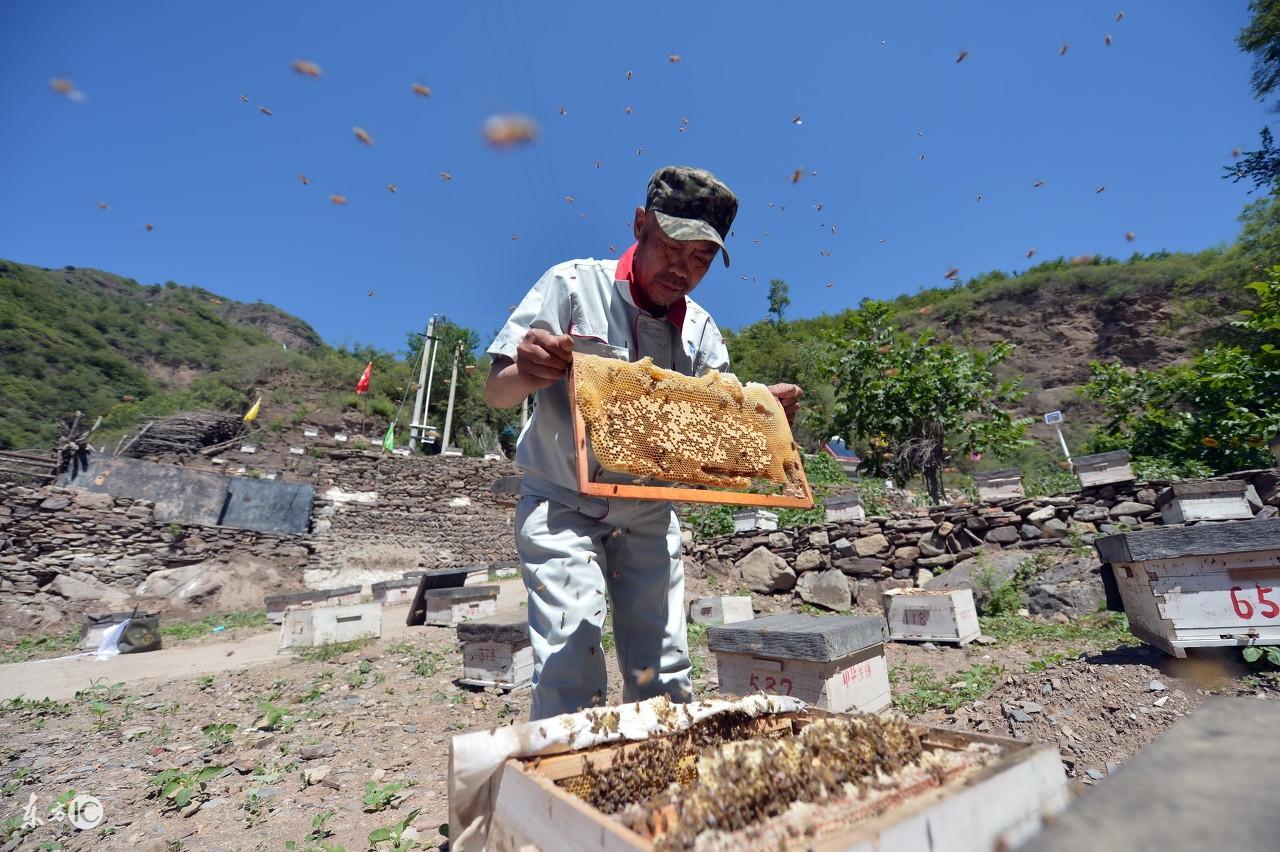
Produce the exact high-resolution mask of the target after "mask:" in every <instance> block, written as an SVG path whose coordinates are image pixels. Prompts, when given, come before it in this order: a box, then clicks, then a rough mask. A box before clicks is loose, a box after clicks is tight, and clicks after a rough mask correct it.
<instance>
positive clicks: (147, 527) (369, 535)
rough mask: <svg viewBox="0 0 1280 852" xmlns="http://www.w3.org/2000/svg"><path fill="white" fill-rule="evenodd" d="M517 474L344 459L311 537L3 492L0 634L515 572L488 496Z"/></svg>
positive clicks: (105, 502) (121, 502)
mask: <svg viewBox="0 0 1280 852" xmlns="http://www.w3.org/2000/svg"><path fill="white" fill-rule="evenodd" d="M515 473H518V468H517V467H516V466H515V465H514V464H513V463H511V462H506V461H500V462H492V461H482V460H479V459H469V458H456V457H449V458H444V457H440V456H429V457H408V458H406V457H400V456H394V457H393V456H388V455H381V456H380V455H379V454H377V453H372V452H362V451H358V450H342V451H337V452H334V453H332V454H330V455H329V456H328V457H327V458H325V459H323V460H321V461H320V463H319V464H318V465H317V470H316V471H315V477H314V479H313V482H314V484H315V486H316V496H317V500H316V504H315V506H314V509H313V512H312V531H311V533H309V534H304V535H277V534H271V533H259V532H253V531H249V530H237V529H231V528H228V527H216V526H180V525H176V524H167V523H161V522H158V521H156V520H155V518H154V516H153V510H152V505H151V504H150V503H148V502H146V501H141V500H133V499H130V498H126V497H112V496H111V495H107V494H94V493H89V492H86V491H81V490H79V489H69V488H59V487H56V486H48V487H35V488H33V487H24V486H21V485H16V484H6V483H0V632H3V629H4V628H6V627H7V628H8V629H9V630H14V629H16V630H18V631H19V632H22V631H29V630H47V629H50V628H53V627H56V626H57V625H58V623H59V622H61V621H64V620H65V619H66V618H67V617H68V616H69V615H75V614H78V613H81V612H85V611H93V612H98V611H103V610H108V609H119V608H122V607H123V608H128V607H130V606H132V605H133V603H134V602H136V601H137V600H139V598H140V596H143V599H147V600H152V601H154V600H155V599H156V598H161V599H164V600H165V605H166V606H168V605H176V604H179V603H181V604H185V605H188V606H192V607H196V606H199V605H201V604H202V603H204V604H206V605H207V608H209V609H219V608H223V609H227V608H237V607H240V606H247V607H249V608H257V607H258V606H260V605H261V601H260V597H261V595H262V594H269V593H271V592H273V591H294V590H299V589H301V588H303V586H304V581H306V585H308V586H311V587H326V586H329V585H343V584H344V583H345V582H354V581H357V580H358V581H361V582H369V581H376V580H380V579H386V578H388V577H398V576H399V575H400V573H401V572H402V571H406V570H412V569H415V568H435V567H444V566H450V565H466V564H474V563H489V562H497V561H510V560H514V559H515V558H516V554H515V549H514V544H513V536H512V527H511V524H512V514H513V509H514V500H513V499H512V498H499V497H496V496H495V495H494V494H493V493H492V492H491V491H490V486H492V484H493V482H494V481H495V480H496V479H497V478H499V477H501V476H506V475H511V474H515ZM361 500H368V501H370V502H360V501H361ZM232 591H234V592H235V593H234V594H231V592H232Z"/></svg>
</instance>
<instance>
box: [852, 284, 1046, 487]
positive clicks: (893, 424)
mask: <svg viewBox="0 0 1280 852" xmlns="http://www.w3.org/2000/svg"><path fill="white" fill-rule="evenodd" d="M888 317H889V308H888V306H887V305H885V304H883V303H881V302H873V301H869V302H866V303H864V304H863V306H862V307H861V308H859V309H858V310H857V311H856V312H854V315H853V317H852V322H851V328H850V331H851V332H852V335H851V337H850V339H849V342H848V344H847V350H846V351H845V354H844V355H843V357H841V358H840V361H839V364H838V366H837V369H836V372H837V383H838V385H837V390H836V399H837V402H836V414H835V426H836V429H837V431H840V432H842V433H846V434H848V435H849V437H851V438H852V439H853V440H854V441H855V442H859V443H864V444H869V445H870V446H871V448H872V450H873V451H872V452H870V453H868V454H867V455H868V456H869V457H868V458H867V459H866V460H865V461H864V462H863V464H864V469H865V470H867V471H868V472H870V473H874V474H878V475H885V474H887V475H889V476H892V477H893V478H894V479H895V480H896V481H897V482H898V483H899V484H902V483H905V482H906V481H907V480H909V479H910V478H911V477H912V476H914V475H915V474H917V473H919V474H922V475H923V477H924V481H925V485H926V487H927V488H928V490H929V498H930V499H931V500H933V501H934V503H941V502H943V500H944V499H945V498H944V494H943V490H942V466H943V464H944V463H945V462H946V459H947V457H948V456H955V455H958V454H962V453H991V454H994V455H997V456H1002V455H1008V454H1010V453H1012V452H1013V451H1015V450H1016V449H1018V448H1019V447H1022V446H1025V445H1026V444H1027V443H1028V441H1027V440H1026V439H1025V438H1024V437H1023V434H1024V433H1025V432H1026V428H1027V426H1028V425H1030V423H1031V419H1030V418H1015V417H1014V416H1013V415H1012V414H1010V413H1009V411H1008V410H1007V408H1006V407H1007V406H1009V405H1010V404H1012V403H1014V402H1016V401H1017V400H1018V399H1020V398H1021V397H1022V396H1023V393H1022V392H1021V391H1020V390H1018V380H1017V379H1013V380H1010V381H1004V382H1000V381H997V380H996V378H995V376H994V375H993V372H992V370H993V369H994V368H995V366H996V365H997V364H999V363H1000V362H1002V361H1004V360H1005V359H1006V358H1008V357H1009V354H1010V353H1011V352H1013V345H1012V344H1010V343H1007V342H1001V343H997V344H996V345H995V346H993V347H991V349H989V350H985V351H984V350H976V351H969V350H965V349H961V348H959V347H957V346H955V345H953V344H952V343H950V342H943V341H939V340H938V339H937V338H936V337H935V336H934V334H933V332H931V331H925V332H922V333H921V334H920V335H919V336H917V337H911V336H910V335H908V334H906V333H904V332H902V331H901V330H899V329H898V328H897V327H896V326H894V325H893V324H891V323H890V322H889V319H888Z"/></svg>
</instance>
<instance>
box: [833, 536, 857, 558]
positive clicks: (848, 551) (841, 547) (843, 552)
mask: <svg viewBox="0 0 1280 852" xmlns="http://www.w3.org/2000/svg"><path fill="white" fill-rule="evenodd" d="M831 547H832V548H833V549H834V550H835V552H836V553H837V554H839V555H840V556H855V555H857V551H856V550H854V547H853V543H852V542H850V541H849V539H847V538H838V539H836V540H835V541H834V542H833V543H832V545H831Z"/></svg>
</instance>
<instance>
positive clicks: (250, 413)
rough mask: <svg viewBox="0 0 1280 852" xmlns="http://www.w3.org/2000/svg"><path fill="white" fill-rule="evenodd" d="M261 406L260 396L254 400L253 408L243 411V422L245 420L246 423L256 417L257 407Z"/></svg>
mask: <svg viewBox="0 0 1280 852" xmlns="http://www.w3.org/2000/svg"><path fill="white" fill-rule="evenodd" d="M261 406H262V397H258V401H257V402H255V403H254V404H253V408H250V409H249V410H248V411H246V412H245V415H244V422H245V423H248V422H249V421H250V420H252V419H253V418H255V417H257V416H258V409H259V408H260V407H261Z"/></svg>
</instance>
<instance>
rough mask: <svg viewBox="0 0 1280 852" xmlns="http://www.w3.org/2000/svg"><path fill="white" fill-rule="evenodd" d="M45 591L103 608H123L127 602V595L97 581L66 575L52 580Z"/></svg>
mask: <svg viewBox="0 0 1280 852" xmlns="http://www.w3.org/2000/svg"><path fill="white" fill-rule="evenodd" d="M45 591H47V592H49V593H51V594H55V595H59V596H61V597H64V598H66V599H67V600H69V601H90V602H92V603H97V604H102V605H104V606H123V605H124V604H125V603H126V602H127V601H128V600H129V594H128V593H127V592H122V591H120V590H119V589H113V588H111V587H110V586H106V585H103V584H102V583H100V582H98V581H97V580H93V581H92V582H89V581H85V580H78V579H76V578H74V577H69V576H67V575H66V574H59V575H58V576H56V577H54V578H53V582H52V583H50V584H49V585H48V586H47V587H46V588H45Z"/></svg>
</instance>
